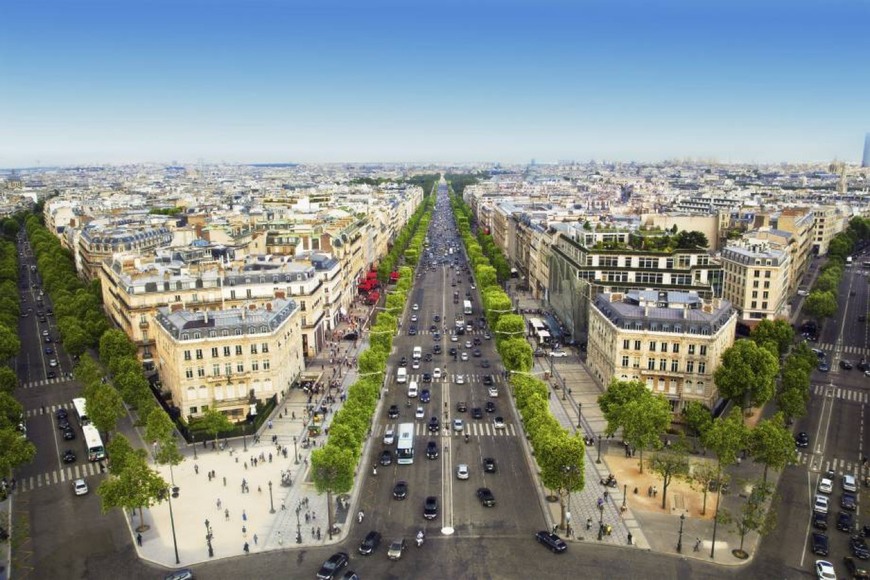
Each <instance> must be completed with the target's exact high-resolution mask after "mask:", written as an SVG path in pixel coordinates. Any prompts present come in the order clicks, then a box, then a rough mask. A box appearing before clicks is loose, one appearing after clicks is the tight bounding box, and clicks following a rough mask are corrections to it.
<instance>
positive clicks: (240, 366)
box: [236, 361, 245, 373]
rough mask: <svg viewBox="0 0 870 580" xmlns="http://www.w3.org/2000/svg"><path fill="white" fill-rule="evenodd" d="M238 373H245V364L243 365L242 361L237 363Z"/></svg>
mask: <svg viewBox="0 0 870 580" xmlns="http://www.w3.org/2000/svg"><path fill="white" fill-rule="evenodd" d="M236 372H237V373H243V372H245V363H243V362H241V361H239V362H237V363H236Z"/></svg>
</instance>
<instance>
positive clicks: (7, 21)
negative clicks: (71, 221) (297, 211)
mask: <svg viewBox="0 0 870 580" xmlns="http://www.w3.org/2000/svg"><path fill="white" fill-rule="evenodd" d="M0 14H2V22H3V26H2V33H0V167H21V166H32V165H35V164H37V163H40V164H42V165H51V164H77V163H121V162H140V161H141V162H146V161H172V160H177V161H179V162H185V161H196V160H200V159H203V160H206V161H236V162H247V161H303V162H323V161H433V162H455V161H459V162H462V161H469V162H472V161H501V162H525V161H528V160H530V159H532V158H534V159H536V160H538V161H539V162H546V161H555V160H559V159H575V160H581V161H583V160H588V159H597V160H601V159H613V160H637V161H653V160H661V159H671V158H683V157H690V158H703V159H716V160H719V161H724V162H729V161H730V162H767V161H830V160H832V159H835V158H838V159H841V160H846V161H850V162H859V161H860V156H861V151H862V147H863V142H864V134H865V133H866V132H867V131H870V2H868V1H866V0H824V1H822V0H818V1H813V2H807V1H805V0H793V1H790V2H785V1H779V0H774V1H765V0H754V1H750V0H727V1H720V0H691V1H678V0H673V1H667V2H666V1H658V2H657V1H650V0H646V1H643V0H627V1H622V0H612V1H609V0H593V1H584V0H574V1H567V0H565V1H553V0H499V1H496V0H463V1H458V0H438V1H437V2H432V1H429V0H401V1H382V0H374V1H367V0H356V1H352V2H342V1H333V0H311V1H304V2H299V1H293V0H283V1H279V0H232V1H230V0H208V1H206V0H197V1H193V0H171V1H169V0H106V1H91V0H75V1H70V0H63V1H54V0H51V1H41V0H8V1H7V2H4V7H3V9H2V11H0Z"/></svg>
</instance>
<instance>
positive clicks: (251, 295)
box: [245, 288, 254, 298]
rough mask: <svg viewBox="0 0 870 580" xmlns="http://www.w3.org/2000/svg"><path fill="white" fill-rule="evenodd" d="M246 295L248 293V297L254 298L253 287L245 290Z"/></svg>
mask: <svg viewBox="0 0 870 580" xmlns="http://www.w3.org/2000/svg"><path fill="white" fill-rule="evenodd" d="M245 295H246V296H247V297H248V298H253V297H254V295H253V294H252V293H251V289H250V288H248V289H247V290H245Z"/></svg>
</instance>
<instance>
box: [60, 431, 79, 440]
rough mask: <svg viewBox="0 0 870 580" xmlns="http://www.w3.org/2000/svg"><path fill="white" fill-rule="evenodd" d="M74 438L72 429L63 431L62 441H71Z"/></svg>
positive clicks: (74, 433) (74, 434)
mask: <svg viewBox="0 0 870 580" xmlns="http://www.w3.org/2000/svg"><path fill="white" fill-rule="evenodd" d="M75 438H76V432H75V431H73V430H72V429H64V432H63V439H64V441H72V440H73V439H75Z"/></svg>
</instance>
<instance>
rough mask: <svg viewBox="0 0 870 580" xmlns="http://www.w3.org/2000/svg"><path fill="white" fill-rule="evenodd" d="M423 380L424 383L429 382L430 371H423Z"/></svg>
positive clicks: (430, 377) (430, 379)
mask: <svg viewBox="0 0 870 580" xmlns="http://www.w3.org/2000/svg"><path fill="white" fill-rule="evenodd" d="M423 382H424V383H431V382H432V375H431V374H430V373H423Z"/></svg>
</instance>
